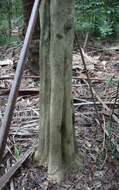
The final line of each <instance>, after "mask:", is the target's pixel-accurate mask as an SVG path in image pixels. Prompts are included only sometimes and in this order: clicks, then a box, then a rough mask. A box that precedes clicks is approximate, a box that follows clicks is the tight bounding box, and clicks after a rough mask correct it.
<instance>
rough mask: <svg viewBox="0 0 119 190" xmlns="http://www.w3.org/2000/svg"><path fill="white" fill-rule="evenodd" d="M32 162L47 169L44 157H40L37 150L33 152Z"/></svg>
mask: <svg viewBox="0 0 119 190" xmlns="http://www.w3.org/2000/svg"><path fill="white" fill-rule="evenodd" d="M34 160H35V161H36V162H38V164H39V165H42V166H44V167H47V161H46V156H43V155H42V156H41V153H40V152H39V151H38V150H37V151H36V152H35V155H34Z"/></svg>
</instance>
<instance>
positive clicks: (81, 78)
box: [0, 44, 119, 190]
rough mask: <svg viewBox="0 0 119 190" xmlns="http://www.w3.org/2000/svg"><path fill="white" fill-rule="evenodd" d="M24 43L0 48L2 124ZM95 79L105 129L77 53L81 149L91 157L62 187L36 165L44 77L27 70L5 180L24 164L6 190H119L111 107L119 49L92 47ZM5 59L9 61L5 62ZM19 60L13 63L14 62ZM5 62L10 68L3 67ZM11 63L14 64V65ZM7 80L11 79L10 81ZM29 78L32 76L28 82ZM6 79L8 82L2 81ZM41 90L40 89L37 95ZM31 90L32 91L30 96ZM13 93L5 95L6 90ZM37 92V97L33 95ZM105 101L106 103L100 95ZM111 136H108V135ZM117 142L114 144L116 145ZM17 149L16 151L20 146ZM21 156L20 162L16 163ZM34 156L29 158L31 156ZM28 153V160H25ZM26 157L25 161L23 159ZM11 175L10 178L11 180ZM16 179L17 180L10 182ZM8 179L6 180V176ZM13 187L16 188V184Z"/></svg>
mask: <svg viewBox="0 0 119 190" xmlns="http://www.w3.org/2000/svg"><path fill="white" fill-rule="evenodd" d="M20 48H21V44H20V45H18V46H15V47H11V48H6V47H3V48H2V47H0V54H1V56H0V57H1V60H0V63H2V64H1V65H0V125H1V120H2V117H3V115H4V112H5V107H6V104H7V100H8V94H9V92H8V89H10V88H11V84H12V80H13V77H14V73H15V69H16V66H17V60H18V57H19V53H20ZM83 55H84V59H85V62H86V66H87V72H88V74H89V76H90V80H91V84H92V87H93V88H94V90H95V91H96V93H97V96H96V95H95V101H96V107H97V110H98V114H99V116H100V120H101V123H102V128H100V126H99V121H98V119H97V115H96V112H95V109H94V102H93V100H92V96H91V92H90V90H89V87H88V85H87V82H86V81H87V79H86V71H85V70H84V68H83V64H82V60H81V57H80V54H79V52H78V51H76V52H74V53H73V68H72V74H73V78H72V93H73V99H74V110H75V133H76V140H77V147H78V149H79V150H80V151H82V152H83V153H84V155H85V167H84V169H83V170H79V168H76V169H75V170H71V171H69V172H68V173H67V174H66V176H65V179H64V181H63V182H62V183H60V184H53V183H51V182H49V181H48V177H47V168H44V167H43V166H38V165H37V164H35V163H34V162H33V157H32V154H33V152H32V151H31V152H30V153H28V154H27V151H30V150H31V149H32V148H36V146H37V143H38V133H39V132H40V129H39V114H40V112H39V111H40V98H39V86H40V80H39V76H38V77H36V76H32V77H29V76H31V73H30V72H29V70H28V67H25V70H24V73H23V77H22V82H21V86H20V89H21V90H22V93H19V96H18V98H17V102H16V107H15V110H14V114H13V120H12V124H11V128H10V133H9V138H8V142H7V147H6V150H5V154H4V159H3V162H2V164H1V166H0V177H1V178H0V180H1V179H3V177H4V175H5V174H6V175H8V172H7V163H8V160H9V163H10V169H11V168H12V167H14V168H15V166H16V167H17V165H18V166H19V167H18V168H17V169H16V172H15V171H14V170H12V169H11V171H12V172H13V175H11V176H9V178H7V180H8V183H6V182H4V183H5V184H4V185H3V186H4V188H3V189H4V190H8V189H11V187H14V189H17V190H21V189H25V190H30V189H33V190H40V189H41V190H45V189H46V190H47V189H48V190H56V189H58V190H59V189H61V190H64V189H68V190H72V189H74V190H111V189H113V190H116V189H119V180H118V179H119V152H118V149H117V147H118V144H119V135H118V134H119V123H117V122H115V120H114V118H112V117H111V115H110V113H109V111H108V110H107V109H106V108H105V106H104V105H105V104H106V105H107V106H108V108H109V109H110V110H113V105H114V102H115V98H116V95H117V84H118V81H119V78H118V76H119V61H118V60H119V47H118V46H116V45H115V46H112V47H103V48H102V49H101V50H98V49H95V50H94V49H91V48H89V47H87V49H86V51H85V52H83ZM5 60H10V62H8V61H7V63H5V62H3V61H5ZM12 62H13V64H11V63H12ZM3 63H5V64H3ZM8 63H10V64H8ZM6 76H7V77H6ZM25 76H27V77H26V78H25ZM3 77H6V79H2V78H3ZM34 89H35V92H36V90H37V93H35V92H34ZM26 90H28V91H27V93H25V92H26ZM6 91H7V92H8V93H5V92H6ZM31 92H32V93H31ZM98 96H99V97H100V99H101V100H102V103H101V102H100V101H99V99H98V98H97V97H98ZM118 104H119V98H118V97H117V101H116V102H115V108H114V111H113V112H114V113H113V114H115V115H116V117H118V115H119V109H118V107H119V105H118ZM107 133H108V135H107ZM112 141H113V142H112ZM14 147H16V148H14ZM15 151H16V152H17V157H18V160H17V159H16V157H15V155H16V153H15ZM30 154H31V156H30V157H29V155H30ZM24 155H28V157H27V156H26V157H25V156H24ZM19 157H20V159H21V160H22V161H23V162H22V163H21V161H19ZM6 175H5V176H6ZM10 177H11V178H12V181H11V180H10V179H11V178H10ZM4 179H6V178H4ZM11 184H12V185H11Z"/></svg>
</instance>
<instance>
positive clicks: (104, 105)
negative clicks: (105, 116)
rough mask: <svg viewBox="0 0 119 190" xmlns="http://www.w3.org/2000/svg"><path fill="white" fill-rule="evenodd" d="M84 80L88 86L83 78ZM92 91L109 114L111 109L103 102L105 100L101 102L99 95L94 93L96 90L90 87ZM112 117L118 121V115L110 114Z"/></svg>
mask: <svg viewBox="0 0 119 190" xmlns="http://www.w3.org/2000/svg"><path fill="white" fill-rule="evenodd" d="M84 82H85V83H86V84H87V86H89V84H88V83H87V81H86V80H84ZM92 91H93V94H94V95H95V96H96V98H97V99H98V100H99V102H100V103H101V104H102V105H103V107H104V108H105V109H106V110H107V111H108V112H109V114H110V115H111V113H112V111H111V109H110V108H109V107H108V106H107V105H106V104H105V102H103V100H102V99H101V98H100V97H99V95H98V94H97V93H96V91H95V90H94V88H93V87H92ZM111 116H112V118H113V119H114V120H115V121H116V122H117V123H119V119H118V117H117V116H116V115H115V114H112V115H111Z"/></svg>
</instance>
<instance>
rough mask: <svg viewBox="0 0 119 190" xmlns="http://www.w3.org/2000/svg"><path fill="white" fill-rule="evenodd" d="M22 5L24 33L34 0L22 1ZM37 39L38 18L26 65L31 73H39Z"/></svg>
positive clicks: (38, 34)
mask: <svg viewBox="0 0 119 190" xmlns="http://www.w3.org/2000/svg"><path fill="white" fill-rule="evenodd" d="M22 4H23V15H24V23H25V31H26V28H27V26H28V22H29V18H30V15H31V10H32V7H33V4H34V0H22ZM39 39H40V22H39V17H38V18H37V22H36V26H35V28H34V33H33V37H32V41H31V44H30V46H29V55H28V64H29V67H30V70H31V71H32V72H33V73H38V72H39V43H40V42H39Z"/></svg>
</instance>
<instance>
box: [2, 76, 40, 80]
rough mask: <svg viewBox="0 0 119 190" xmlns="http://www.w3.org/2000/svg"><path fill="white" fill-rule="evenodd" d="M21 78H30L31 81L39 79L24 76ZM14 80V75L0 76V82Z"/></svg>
mask: <svg viewBox="0 0 119 190" xmlns="http://www.w3.org/2000/svg"><path fill="white" fill-rule="evenodd" d="M22 78H32V79H39V78H40V76H34V75H33V76H30V75H24V76H23V77H22ZM12 79H14V75H9V76H7V75H6V76H1V77H0V80H12Z"/></svg>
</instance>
